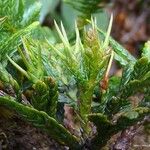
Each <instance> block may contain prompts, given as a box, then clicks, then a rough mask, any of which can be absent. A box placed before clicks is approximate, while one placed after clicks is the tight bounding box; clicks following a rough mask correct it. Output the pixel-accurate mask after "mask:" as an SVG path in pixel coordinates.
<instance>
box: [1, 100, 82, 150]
mask: <svg viewBox="0 0 150 150" xmlns="http://www.w3.org/2000/svg"><path fill="white" fill-rule="evenodd" d="M0 106H4V107H6V108H8V109H10V110H13V111H14V112H16V113H17V115H18V116H20V117H21V118H22V119H23V120H25V121H28V122H30V123H32V124H33V125H34V126H35V127H37V128H41V129H42V130H44V131H46V132H47V133H48V134H49V135H50V136H51V137H52V138H53V139H55V140H56V141H58V142H59V143H61V144H63V145H68V146H69V147H70V148H72V149H74V150H80V146H79V142H78V139H77V138H76V137H75V136H73V135H72V134H71V133H70V132H69V131H67V129H66V128H64V127H63V126H62V125H61V124H59V123H58V122H57V121H56V120H55V119H53V118H51V117H50V116H49V115H47V114H46V113H45V112H43V111H38V110H36V109H34V108H32V107H28V106H25V105H23V104H20V103H18V102H16V101H15V99H14V98H11V97H0Z"/></svg>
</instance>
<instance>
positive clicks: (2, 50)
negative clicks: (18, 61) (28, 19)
mask: <svg viewBox="0 0 150 150" xmlns="http://www.w3.org/2000/svg"><path fill="white" fill-rule="evenodd" d="M38 25H39V22H33V23H32V24H31V25H29V26H27V27H25V28H24V29H21V30H19V31H18V32H16V33H15V34H13V35H12V36H11V37H9V38H7V39H5V40H2V41H1V42H0V54H1V55H0V61H1V62H2V61H5V59H6V54H7V55H9V54H11V53H13V52H14V51H15V50H16V48H17V47H18V46H19V45H20V44H21V40H20V37H21V36H25V35H29V34H30V33H31V31H32V30H34V29H35V28H37V26H38Z"/></svg>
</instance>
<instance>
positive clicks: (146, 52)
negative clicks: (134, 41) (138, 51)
mask: <svg viewBox="0 0 150 150" xmlns="http://www.w3.org/2000/svg"><path fill="white" fill-rule="evenodd" d="M142 56H143V57H147V58H150V41H148V42H146V43H145V45H144V48H143V53H142Z"/></svg>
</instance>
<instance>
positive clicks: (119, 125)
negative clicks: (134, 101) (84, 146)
mask: <svg viewBox="0 0 150 150" xmlns="http://www.w3.org/2000/svg"><path fill="white" fill-rule="evenodd" d="M149 113H150V109H149V108H145V107H139V108H135V109H133V110H132V111H129V112H124V113H122V114H121V115H120V117H119V118H118V119H117V120H109V119H108V118H107V116H105V115H103V114H91V115H89V116H88V117H89V120H90V121H92V122H93V123H94V124H95V125H96V127H97V132H98V133H97V135H96V136H95V137H94V138H93V139H92V141H91V142H92V148H93V149H95V150H99V149H100V148H102V147H103V146H105V145H106V143H107V141H108V140H109V139H110V138H111V137H112V136H113V135H115V134H116V133H118V132H119V131H123V130H125V129H126V128H128V127H130V126H132V125H134V124H135V123H136V122H138V121H141V120H142V119H143V117H144V116H146V115H149Z"/></svg>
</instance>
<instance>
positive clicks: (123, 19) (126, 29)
mask: <svg viewBox="0 0 150 150" xmlns="http://www.w3.org/2000/svg"><path fill="white" fill-rule="evenodd" d="M112 2H113V7H112V11H113V13H114V24H113V27H112V35H113V37H114V38H115V39H116V40H117V41H119V42H120V43H121V44H123V45H124V46H125V47H126V48H127V49H128V50H129V51H130V52H131V53H132V54H134V55H136V56H138V55H139V54H140V50H141V47H142V46H143V44H144V43H145V42H146V41H147V40H148V39H149V37H150V18H149V16H150V1H149V0H141V1H139V0H134V1H133V0H126V1H122V0H112Z"/></svg>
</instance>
